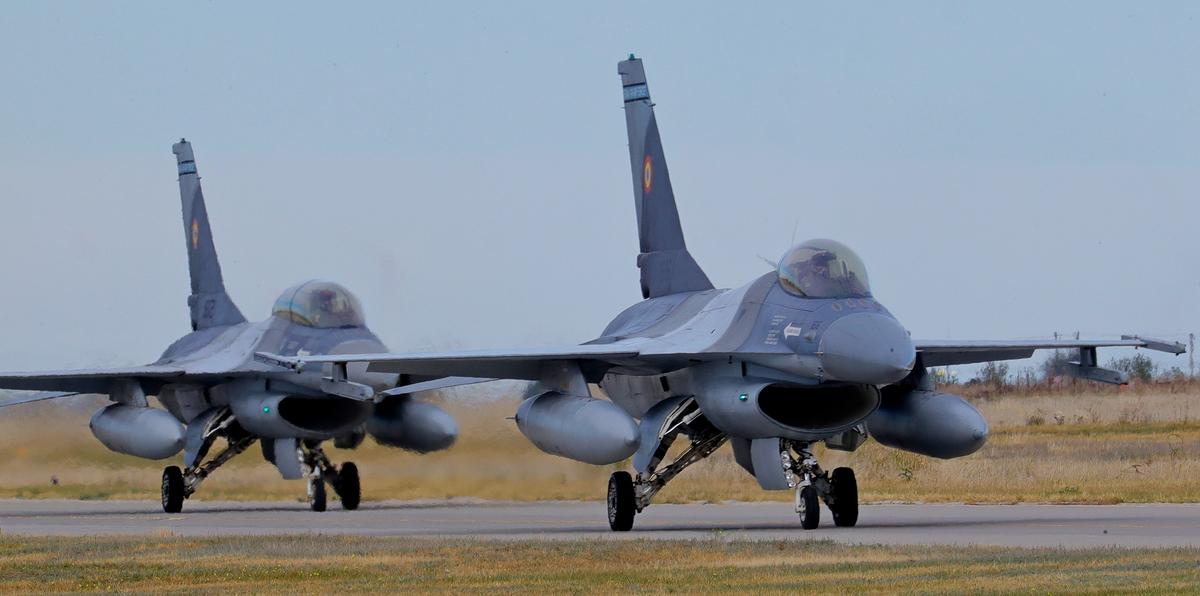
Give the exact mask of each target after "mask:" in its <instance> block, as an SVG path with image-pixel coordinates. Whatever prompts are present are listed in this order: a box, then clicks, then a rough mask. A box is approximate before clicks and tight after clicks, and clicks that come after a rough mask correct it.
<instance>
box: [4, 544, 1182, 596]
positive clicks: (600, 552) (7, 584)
mask: <svg viewBox="0 0 1200 596" xmlns="http://www.w3.org/2000/svg"><path fill="white" fill-rule="evenodd" d="M1198 561H1200V551H1198V550H1196V549H1154V550H1149V549H1147V550H1139V549H1129V550H1124V549H1101V550H1063V549H1012V548H985V547H966V548H964V547H928V546H918V547H893V546H849V545H841V544H836V543H833V542H828V541H770V542H751V541H726V540H722V539H720V538H719V537H716V536H714V538H712V539H710V540H701V541H613V540H575V541H561V542H559V541H552V542H542V541H513V542H488V541H451V540H442V539H413V538H377V537H325V536H258V537H241V538H208V539H196V538H174V537H149V538H126V537H85V538H15V537H9V538H0V591H4V592H22V593H35V592H36V593H44V592H114V591H119V592H153V593H159V592H205V593H208V592H230V591H234V592H245V593H250V592H253V593H263V592H265V593H335V592H336V593H345V592H366V591H371V592H382V591H389V592H390V591H397V592H399V591H403V592H405V593H409V592H421V593H425V592H452V593H459V592H496V591H504V592H521V593H528V592H539V593H622V592H631V591H633V592H652V593H661V592H688V593H691V592H697V591H703V592H706V593H709V592H720V593H733V592H737V593H748V592H751V591H753V592H768V593H783V592H786V593H795V592H798V591H813V590H814V589H816V590H819V591H821V592H829V593H858V592H870V593H881V592H882V593H896V592H920V593H947V592H950V593H963V592H972V593H978V592H981V591H986V592H997V593H1010V592H1026V593H1027V592H1041V593H1066V592H1069V593H1079V592H1088V593H1122V594H1124V593H1133V592H1138V593H1168V592H1169V593H1178V592H1194V591H1196V590H1200V564H1198Z"/></svg>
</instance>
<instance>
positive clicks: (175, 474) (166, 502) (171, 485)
mask: <svg viewBox="0 0 1200 596" xmlns="http://www.w3.org/2000/svg"><path fill="white" fill-rule="evenodd" d="M162 508H163V511H164V512H166V513H179V512H180V511H183V471H182V470H180V469H179V466H167V467H165V468H163V474H162Z"/></svg>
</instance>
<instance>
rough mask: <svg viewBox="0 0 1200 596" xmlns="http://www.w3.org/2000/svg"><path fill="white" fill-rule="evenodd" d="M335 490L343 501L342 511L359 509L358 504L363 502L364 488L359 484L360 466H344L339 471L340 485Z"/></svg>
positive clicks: (347, 464)
mask: <svg viewBox="0 0 1200 596" xmlns="http://www.w3.org/2000/svg"><path fill="white" fill-rule="evenodd" d="M335 488H336V490H337V494H338V496H339V497H341V499H342V509H345V510H346V511H354V510H355V509H358V503H359V501H361V500H362V487H361V486H360V485H359V483H358V466H356V465H354V462H346V463H344V464H342V469H341V470H339V471H338V483H337V486H336V487H335Z"/></svg>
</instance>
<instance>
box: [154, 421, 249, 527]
mask: <svg viewBox="0 0 1200 596" xmlns="http://www.w3.org/2000/svg"><path fill="white" fill-rule="evenodd" d="M202 416H204V415H202ZM195 423H198V424H201V425H202V427H201V430H202V434H200V435H199V444H198V445H196V450H195V452H194V454H193V453H188V454H187V455H186V456H185V459H186V460H188V461H190V462H191V463H190V464H189V465H188V466H187V467H185V468H184V469H182V470H181V469H179V466H167V467H166V468H164V469H163V475H162V508H163V511H165V512H167V513H179V512H180V511H182V510H183V501H184V500H185V499H187V498H188V497H190V496H192V494H194V493H195V492H196V489H198V488H200V483H201V482H204V479H205V478H207V477H208V476H209V474H212V473H213V472H215V471H216V470H217V468H219V467H221V466H222V465H224V464H225V462H227V461H229V460H231V459H233V458H234V456H236V455H237V454H239V453H241V452H243V451H245V450H246V449H248V448H249V447H250V446H251V445H253V444H254V442H255V441H256V440H257V439H256V438H255V437H253V436H251V435H250V434H249V433H247V432H246V431H245V430H243V429H242V427H241V426H240V425H238V423H237V421H236V420H234V418H233V414H231V413H230V412H229V410H228V409H223V410H220V411H215V410H214V411H212V413H211V414H210V415H208V416H206V417H205V418H204V419H203V420H199V419H197V421H196V422H195ZM218 437H225V439H226V440H227V441H228V445H226V446H225V448H224V449H222V450H221V452H220V453H218V454H216V455H215V456H213V457H212V459H210V460H208V461H207V462H206V461H204V456H206V455H208V450H209V449H211V448H212V446H213V443H214V442H216V440H217V438H218ZM189 439H191V437H190V436H189ZM191 449H192V445H191V444H190V441H189V445H188V451H189V452H190V451H191Z"/></svg>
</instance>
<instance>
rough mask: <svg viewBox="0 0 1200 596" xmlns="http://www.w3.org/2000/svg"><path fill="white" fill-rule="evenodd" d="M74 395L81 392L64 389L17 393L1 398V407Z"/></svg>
mask: <svg viewBox="0 0 1200 596" xmlns="http://www.w3.org/2000/svg"><path fill="white" fill-rule="evenodd" d="M74 395H79V393H74V392H72V393H64V392H62V391H50V392H46V391H38V392H36V393H29V394H26V395H15V396H10V397H7V398H4V399H0V408H7V407H8V406H16V405H20V404H31V403H33V402H37V401H45V400H48V399H58V398H60V397H71V396H74Z"/></svg>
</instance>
